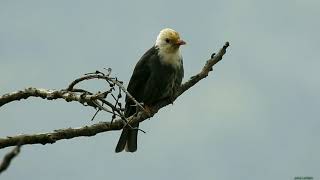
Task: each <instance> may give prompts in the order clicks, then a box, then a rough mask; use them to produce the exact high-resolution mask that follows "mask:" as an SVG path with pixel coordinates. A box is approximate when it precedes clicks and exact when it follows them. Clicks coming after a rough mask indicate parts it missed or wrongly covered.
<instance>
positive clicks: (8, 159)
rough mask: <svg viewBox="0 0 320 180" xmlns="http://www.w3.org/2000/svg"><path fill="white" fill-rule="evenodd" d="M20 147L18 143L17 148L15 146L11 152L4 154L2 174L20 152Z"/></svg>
mask: <svg viewBox="0 0 320 180" xmlns="http://www.w3.org/2000/svg"><path fill="white" fill-rule="evenodd" d="M20 147H21V145H17V146H16V147H15V148H13V149H12V150H11V151H10V152H9V153H7V154H6V155H5V156H4V158H3V160H2V162H1V164H0V174H1V173H2V172H3V171H5V170H6V169H7V168H8V167H9V165H10V163H11V161H12V159H13V158H14V157H16V156H17V155H18V154H19V153H20Z"/></svg>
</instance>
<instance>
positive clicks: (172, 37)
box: [155, 28, 186, 53]
mask: <svg viewBox="0 0 320 180" xmlns="http://www.w3.org/2000/svg"><path fill="white" fill-rule="evenodd" d="M184 44H186V42H184V41H183V40H182V39H180V35H179V33H178V32H177V31H175V30H173V29H170V28H165V29H162V30H161V31H160V33H159V35H158V37H157V40H156V44H155V45H156V47H157V48H159V49H160V50H161V51H163V52H165V53H175V52H177V51H178V50H179V47H180V46H181V45H184Z"/></svg>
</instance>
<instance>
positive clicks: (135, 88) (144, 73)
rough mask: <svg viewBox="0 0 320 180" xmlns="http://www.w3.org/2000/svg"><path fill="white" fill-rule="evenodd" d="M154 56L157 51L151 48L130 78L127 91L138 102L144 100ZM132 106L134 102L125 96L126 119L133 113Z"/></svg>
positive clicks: (133, 108)
mask: <svg viewBox="0 0 320 180" xmlns="http://www.w3.org/2000/svg"><path fill="white" fill-rule="evenodd" d="M156 55H157V49H156V48H155V47H154V46H153V47H152V48H150V49H149V50H148V51H147V52H146V53H145V54H144V55H143V56H142V57H141V58H140V60H139V61H138V63H137V64H136V66H135V68H134V71H133V74H132V76H131V78H130V81H129V84H128V87H127V90H128V92H129V93H130V94H131V95H132V96H133V97H134V98H135V99H136V100H137V101H138V102H143V100H144V88H145V85H146V83H147V82H148V79H149V78H150V75H151V69H150V62H151V61H152V60H153V58H154V57H155V56H156ZM133 105H135V104H134V102H133V101H132V100H131V99H130V98H129V97H128V96H127V97H126V111H125V116H126V117H129V116H131V115H133V114H134V113H135V111H136V107H135V106H133Z"/></svg>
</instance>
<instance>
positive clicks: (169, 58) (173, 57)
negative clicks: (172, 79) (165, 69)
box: [158, 50, 182, 68]
mask: <svg viewBox="0 0 320 180" xmlns="http://www.w3.org/2000/svg"><path fill="white" fill-rule="evenodd" d="M158 55H159V58H160V62H161V63H162V64H163V65H170V66H172V67H174V68H180V67H181V66H182V56H181V53H180V51H179V50H177V51H176V52H173V53H167V52H165V51H161V50H159V52H158Z"/></svg>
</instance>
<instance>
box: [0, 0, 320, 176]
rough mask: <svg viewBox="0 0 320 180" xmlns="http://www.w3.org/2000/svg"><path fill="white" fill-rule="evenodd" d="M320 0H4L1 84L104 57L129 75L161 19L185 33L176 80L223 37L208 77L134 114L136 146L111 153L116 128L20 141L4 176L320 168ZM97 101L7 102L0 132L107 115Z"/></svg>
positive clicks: (47, 80) (86, 65) (102, 63)
mask: <svg viewBox="0 0 320 180" xmlns="http://www.w3.org/2000/svg"><path fill="white" fill-rule="evenodd" d="M319 9H320V1H319V0H282V1H276V0H269V1H254V0H241V1H238V0H231V1H223V0H219V1H218V0H215V1H212V0H208V1H180V2H178V1H173V0H161V1H160V0H158V1H149V0H144V1H139V2H137V1H127V2H126V1H107V0H93V1H84V0H69V1H64V0H55V1H45V0H28V1H12V0H1V1H0V77H1V78H0V94H1V95H2V94H5V93H8V92H11V91H15V90H19V89H23V88H26V87H30V86H32V87H39V88H40V87H41V88H49V89H61V88H65V87H66V86H67V85H68V83H69V82H71V81H72V80H73V79H75V78H77V77H79V76H81V75H82V74H84V73H87V72H93V71H95V70H102V69H103V68H104V67H111V68H112V69H113V75H114V76H117V77H118V78H119V79H121V80H123V81H125V82H128V80H129V78H130V75H131V73H132V70H133V67H134V65H135V63H136V62H137V61H138V59H139V58H140V57H141V55H142V54H143V53H144V52H145V51H146V50H147V49H149V48H150V47H151V46H152V45H153V44H154V42H155V39H156V36H157V34H158V33H159V31H160V30H161V29H163V28H166V27H171V28H173V29H175V30H177V31H179V32H180V34H181V37H182V38H183V39H184V40H185V41H186V42H187V43H188V44H187V46H184V47H182V54H183V57H184V66H185V79H184V81H186V80H187V79H188V78H189V77H190V76H192V75H194V74H195V73H197V72H199V70H200V69H201V68H202V66H203V65H204V63H205V61H206V60H207V59H208V58H209V57H210V55H211V53H213V52H217V51H218V49H220V48H221V47H222V46H223V44H224V42H225V41H229V42H230V47H229V49H228V51H227V54H226V55H225V56H224V58H223V61H221V62H219V63H218V64H217V65H216V66H215V67H214V71H213V72H212V74H210V76H209V77H207V78H206V79H204V80H203V81H201V82H200V83H199V84H197V85H196V86H194V87H192V88H191V89H190V90H189V91H188V92H186V93H185V94H183V96H181V97H179V99H178V100H177V101H176V102H175V103H174V105H173V106H168V107H166V108H164V109H162V110H161V111H160V112H159V113H158V114H157V115H156V116H155V117H153V118H152V119H151V120H150V121H145V122H143V123H142V125H141V128H142V129H143V130H145V131H147V134H141V133H140V134H139V140H138V141H139V142H138V151H137V152H136V153H133V154H132V153H119V154H116V153H114V148H115V145H116V142H117V140H118V137H119V135H120V131H117V132H108V133H102V134H99V135H97V136H94V137H90V138H75V139H72V140H62V141H59V142H57V143H55V144H52V145H45V146H42V145H26V146H23V148H22V151H21V154H20V155H19V156H18V157H17V158H16V159H14V161H13V163H12V165H11V166H10V168H9V169H8V170H7V171H6V172H4V173H3V174H1V176H2V177H1V179H4V180H16V179H26V178H27V179H33V180H43V179H45V180H56V179H77V180H88V179H129V178H131V179H138V178H139V179H152V180H163V179H184V180H194V179H219V180H230V179H247V180H256V179H260V180H269V179H289V180H290V179H292V180H293V179H294V177H295V176H312V177H314V179H319V178H320V171H319V162H320V156H319V152H320V142H319V137H320V131H319V129H320V118H319V110H320V109H319V107H320V94H319V92H320V79H319V77H320V71H319V67H320V62H319V55H318V53H319V51H320V48H319V47H320V46H319V41H320V36H319V32H320V20H319V17H320V11H319ZM87 87H88V88H91V89H98V88H99V87H103V85H102V84H101V83H99V82H94V83H89V84H88V85H87ZM93 113H94V110H93V109H90V108H88V107H83V106H81V105H79V104H78V103H66V102H64V101H62V100H57V101H50V102H49V101H46V100H42V99H39V98H30V99H28V100H23V101H20V102H14V103H10V104H8V105H5V106H3V107H1V108H0V137H5V136H8V135H10V136H13V135H16V134H21V133H27V134H28V133H40V132H51V131H53V130H54V129H59V128H68V127H80V126H84V125H90V124H92V123H96V122H99V121H109V120H110V118H109V116H108V115H107V114H103V113H101V114H100V115H99V116H98V117H97V118H96V119H95V121H94V122H90V119H91V117H92V115H93ZM10 149H11V148H6V149H1V150H0V157H1V158H2V157H3V155H4V153H6V152H8V151H9V150H10Z"/></svg>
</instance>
